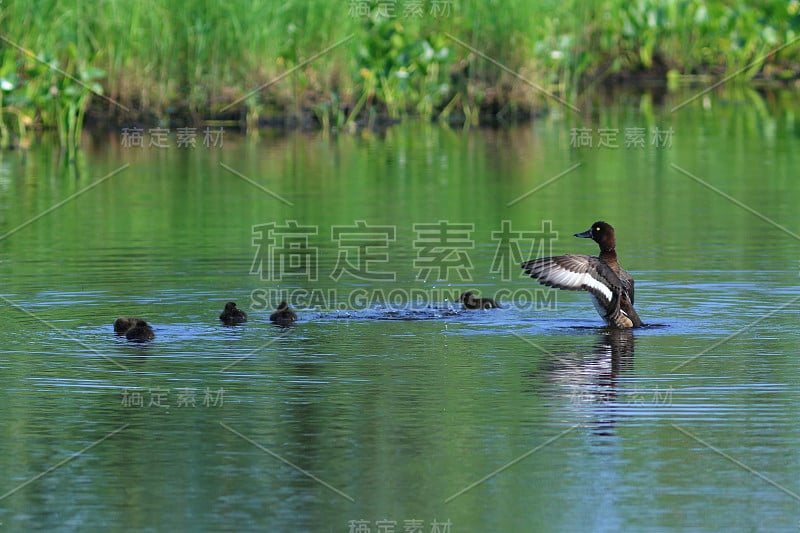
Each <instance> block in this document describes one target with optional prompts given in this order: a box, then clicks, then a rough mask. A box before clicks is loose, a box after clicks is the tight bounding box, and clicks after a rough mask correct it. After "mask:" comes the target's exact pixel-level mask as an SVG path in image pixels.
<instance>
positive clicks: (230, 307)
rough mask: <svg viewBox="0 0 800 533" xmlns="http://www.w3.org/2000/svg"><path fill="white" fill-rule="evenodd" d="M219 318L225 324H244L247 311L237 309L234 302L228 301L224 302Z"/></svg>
mask: <svg viewBox="0 0 800 533" xmlns="http://www.w3.org/2000/svg"><path fill="white" fill-rule="evenodd" d="M219 319H220V320H222V322H223V323H224V324H225V325H226V326H235V325H236V324H244V323H245V322H247V313H245V312H244V311H242V310H241V309H237V307H236V302H228V303H226V304H225V309H224V310H223V311H222V313H220V315H219Z"/></svg>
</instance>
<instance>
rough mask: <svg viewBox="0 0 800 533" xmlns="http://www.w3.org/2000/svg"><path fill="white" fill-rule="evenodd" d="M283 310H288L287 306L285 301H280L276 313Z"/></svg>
mask: <svg viewBox="0 0 800 533" xmlns="http://www.w3.org/2000/svg"><path fill="white" fill-rule="evenodd" d="M284 309H289V304H287V303H286V300H282V301H281V303H279V304H278V311H283V310H284Z"/></svg>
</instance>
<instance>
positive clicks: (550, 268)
mask: <svg viewBox="0 0 800 533" xmlns="http://www.w3.org/2000/svg"><path fill="white" fill-rule="evenodd" d="M589 259H590V258H589V257H586V256H559V257H548V258H545V259H538V260H536V261H532V262H530V263H529V264H527V265H526V266H523V268H525V269H526V270H527V271H528V273H529V274H530V275H531V276H532V277H534V278H536V279H537V280H539V282H540V283H542V284H544V285H549V286H551V287H556V288H559V289H567V290H573V291H577V290H588V291H590V292H592V293H594V294H597V295H598V297H602V298H603V299H605V302H603V303H605V304H607V303H608V302H610V301H611V300H612V298H613V297H614V293H613V292H612V290H611V288H610V287H609V286H608V285H606V284H605V283H603V281H602V280H599V279H597V278H595V277H594V276H592V273H593V269H592V268H591V267H590V264H589ZM557 261H558V262H557ZM562 263H566V264H567V266H564V265H563V264H562ZM568 267H573V268H575V270H577V272H576V271H574V270H570V269H569V268H568Z"/></svg>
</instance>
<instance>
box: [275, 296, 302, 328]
mask: <svg viewBox="0 0 800 533" xmlns="http://www.w3.org/2000/svg"><path fill="white" fill-rule="evenodd" d="M269 319H270V320H271V321H272V322H274V323H276V324H278V325H279V326H290V325H292V324H294V321H295V320H297V315H296V314H295V313H294V311H292V309H291V308H290V307H289V304H287V303H286V300H284V301H282V302H281V303H280V305H279V306H278V308H277V309H276V310H275V312H274V313H272V314H271V315H269Z"/></svg>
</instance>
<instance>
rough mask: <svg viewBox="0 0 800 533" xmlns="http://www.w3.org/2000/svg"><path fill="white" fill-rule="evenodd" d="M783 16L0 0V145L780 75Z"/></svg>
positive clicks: (787, 53)
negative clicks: (33, 138) (146, 128)
mask: <svg viewBox="0 0 800 533" xmlns="http://www.w3.org/2000/svg"><path fill="white" fill-rule="evenodd" d="M799 11H800V3H798V2H797V1H795V0H792V1H789V2H787V1H785V0H783V1H759V2H755V1H753V2H745V1H742V0H728V1H724V2H722V1H715V2H711V1H709V2H698V1H688V0H672V1H670V0H662V1H656V0H638V1H636V0H634V1H629V0H601V1H594V2H582V1H579V0H564V1H551V0H533V1H529V0H526V1H520V0H507V1H502V2H501V1H493V0H480V1H477V0H476V1H465V0H452V1H445V0H425V1H414V0H396V1H383V2H378V1H376V0H363V1H359V0H302V1H301V0H297V1H293V0H282V1H271V2H248V1H244V0H232V1H228V2H208V1H202V0H183V1H180V2H178V1H173V2H168V1H164V0H137V1H133V2H126V1H123V0H104V1H102V0H101V1H99V2H84V1H80V0H29V1H25V2H22V1H19V0H17V1H10V0H5V1H4V2H3V3H1V4H0V37H2V40H0V98H2V100H0V107H1V108H2V113H0V144H3V145H6V146H7V145H9V144H11V143H13V142H15V139H16V140H19V139H22V138H25V136H26V135H27V134H28V133H29V131H30V130H36V129H40V128H57V129H58V130H59V132H60V134H61V138H62V141H63V142H65V143H69V142H71V141H72V140H74V138H75V136H76V133H77V132H78V131H80V128H81V125H82V123H83V121H84V118H85V116H86V115H85V114H86V113H88V116H89V117H90V118H92V119H93V120H99V121H103V122H111V123H113V124H119V125H130V124H133V123H136V122H139V123H146V124H155V123H160V124H163V125H174V124H177V123H183V124H185V123H194V124H199V123H200V122H201V121H202V120H205V119H208V118H218V119H230V120H236V121H241V122H243V123H246V124H247V125H248V126H254V125H256V124H258V123H259V122H260V121H263V120H264V119H269V118H275V117H280V118H281V119H282V120H283V119H289V120H295V121H297V120H300V121H308V120H312V121H313V122H315V123H319V124H321V125H323V126H325V127H329V126H345V125H347V124H354V123H356V122H363V121H368V120H370V119H372V120H377V119H378V118H380V117H384V118H390V119H399V118H402V117H403V116H405V115H407V114H414V115H421V116H423V117H430V118H435V117H440V118H442V119H448V118H458V119H459V120H468V121H471V122H473V123H477V122H478V121H479V120H480V117H481V115H484V116H485V115H491V114H497V113H502V114H503V115H504V116H506V117H510V118H513V117H519V116H527V115H529V114H530V113H531V112H532V111H533V110H537V109H544V108H546V107H547V106H550V105H556V104H555V103H554V102H555V101H554V100H553V99H550V98H548V97H547V96H545V95H544V94H543V93H542V92H541V91H538V90H536V89H533V88H532V87H531V86H530V85H529V84H527V83H525V82H524V81H521V80H519V79H517V78H516V77H515V76H514V75H513V74H512V73H519V74H520V75H522V76H524V78H526V79H527V80H529V81H530V82H532V83H535V84H536V85H538V86H540V87H542V88H543V89H545V90H547V91H549V92H552V93H553V94H555V95H557V96H558V97H559V98H562V99H564V100H566V101H569V102H579V101H580V99H581V98H582V97H583V95H585V94H587V93H589V92H591V91H592V89H593V88H594V87H596V86H597V85H598V84H603V83H614V82H619V81H621V80H626V79H628V78H631V77H653V78H656V79H660V80H667V79H669V80H671V81H673V82H675V81H677V80H681V79H685V77H688V76H697V75H706V74H708V75H711V76H713V78H711V79H716V78H721V77H723V76H726V75H729V74H733V73H735V72H738V71H741V74H740V75H741V76H742V77H743V78H754V77H765V78H769V79H774V80H783V81H792V80H794V79H795V78H797V77H798V65H800V45H788V46H785V48H783V49H781V50H780V51H778V52H776V53H774V54H771V55H770V54H769V51H771V50H775V49H776V48H778V47H780V46H782V45H787V44H788V43H791V42H792V41H793V39H795V38H796V37H797V36H800V13H799ZM335 43H340V44H338V45H337V46H335V47H333V48H332V49H331V50H329V51H327V52H326V53H324V54H322V55H320V56H319V57H315V56H316V55H317V54H318V53H320V52H321V51H323V50H325V49H326V48H327V47H329V46H331V45H332V44H335ZM487 58H491V59H492V60H496V61H497V62H499V63H501V64H502V65H503V66H504V67H505V68H500V67H499V66H498V65H497V64H495V63H493V61H491V60H490V59H487ZM287 72H291V74H290V75H287V76H285V77H284V78H281V79H279V80H278V81H274V80H276V79H277V78H279V77H280V76H282V75H284V74H285V73H287ZM65 74H68V75H69V76H66V75H65ZM75 80H79V81H80V83H79V82H78V81H75ZM265 85H268V86H267V87H264V88H263V89H261V90H255V91H254V89H256V88H258V87H262V86H265ZM90 88H91V89H92V90H94V91H96V92H97V93H99V94H102V95H103V97H100V96H98V95H97V94H91V93H90V91H89V89H90Z"/></svg>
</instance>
